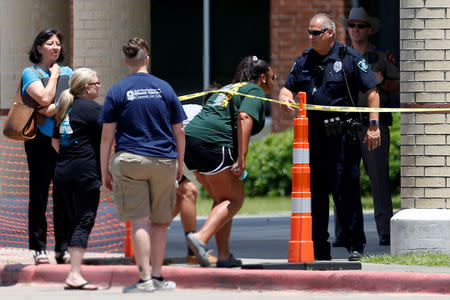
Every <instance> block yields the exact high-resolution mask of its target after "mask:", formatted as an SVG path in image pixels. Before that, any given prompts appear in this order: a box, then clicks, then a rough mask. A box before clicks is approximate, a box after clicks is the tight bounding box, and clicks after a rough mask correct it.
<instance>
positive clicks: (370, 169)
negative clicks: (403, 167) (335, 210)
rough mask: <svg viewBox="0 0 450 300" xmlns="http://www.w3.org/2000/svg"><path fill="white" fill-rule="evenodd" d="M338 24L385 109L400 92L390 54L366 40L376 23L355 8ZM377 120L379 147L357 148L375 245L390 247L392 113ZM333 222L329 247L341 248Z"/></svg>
mask: <svg viewBox="0 0 450 300" xmlns="http://www.w3.org/2000/svg"><path fill="white" fill-rule="evenodd" d="M342 23H343V25H344V26H345V27H346V28H347V30H348V33H349V37H350V40H351V46H352V47H353V48H354V49H355V50H356V51H358V52H359V53H360V54H361V55H363V57H364V58H365V59H366V61H367V62H368V63H369V64H370V66H371V69H372V71H373V73H374V75H375V77H376V78H377V80H378V83H379V85H378V88H379V90H378V92H379V95H380V106H381V107H389V106H390V105H389V94H394V93H398V92H399V91H400V82H399V79H400V72H399V69H398V68H397V66H396V64H395V61H394V59H393V56H392V54H391V53H389V52H388V51H386V50H384V49H379V48H376V47H375V46H374V45H373V44H372V43H371V41H370V37H371V36H372V35H373V34H375V33H377V32H378V30H379V28H380V21H379V20H378V19H377V18H375V17H371V16H369V15H368V14H367V12H366V11H365V9H364V8H362V7H355V8H352V9H351V10H350V14H349V17H348V19H343V20H342ZM358 106H366V98H365V97H364V95H363V94H362V93H360V94H359V97H358ZM364 117H367V116H364ZM379 120H380V125H379V127H380V134H381V145H380V146H379V147H378V148H377V149H376V150H374V151H367V148H366V147H365V145H364V143H362V142H361V145H360V146H361V147H360V148H361V156H362V160H363V163H364V167H365V169H366V171H367V173H368V175H369V178H370V185H371V189H372V195H373V202H374V216H375V223H376V225H377V232H378V236H379V243H380V245H382V246H387V245H390V219H391V217H392V215H393V212H392V199H391V192H390V182H389V147H390V132H389V126H391V125H392V114H391V113H381V114H380V118H379ZM368 125H369V124H368V119H367V118H363V128H362V130H361V133H360V134H361V135H362V134H363V132H364V129H366V128H367V126H368ZM348 209H352V208H348ZM335 220H336V227H335V228H336V240H335V242H334V243H333V246H344V245H345V241H343V239H342V237H341V236H340V232H341V226H340V222H339V219H337V218H336V219H335ZM360 226H362V224H361V225H360Z"/></svg>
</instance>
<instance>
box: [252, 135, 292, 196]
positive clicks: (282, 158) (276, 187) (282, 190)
mask: <svg viewBox="0 0 450 300" xmlns="http://www.w3.org/2000/svg"><path fill="white" fill-rule="evenodd" d="M293 141H294V132H293V130H292V129H289V130H286V131H284V132H281V133H273V134H269V135H268V136H266V137H265V138H263V139H260V140H258V141H256V142H253V143H251V144H250V146H249V150H248V155H247V161H246V169H247V171H248V176H247V179H246V180H245V192H246V195H248V196H265V195H269V196H285V195H290V193H291V190H292V187H291V185H292V143H293Z"/></svg>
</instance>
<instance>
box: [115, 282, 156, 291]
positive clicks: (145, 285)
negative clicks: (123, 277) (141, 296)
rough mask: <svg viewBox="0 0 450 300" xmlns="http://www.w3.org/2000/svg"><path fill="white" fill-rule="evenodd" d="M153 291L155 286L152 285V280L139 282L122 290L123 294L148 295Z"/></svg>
mask: <svg viewBox="0 0 450 300" xmlns="http://www.w3.org/2000/svg"><path fill="white" fill-rule="evenodd" d="M154 291H155V286H154V285H153V280H152V279H149V280H146V281H143V280H139V281H138V282H137V283H135V284H133V285H132V286H129V287H126V288H124V289H123V291H122V292H123V293H150V292H154Z"/></svg>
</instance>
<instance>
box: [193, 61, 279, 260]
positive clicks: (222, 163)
mask: <svg viewBox="0 0 450 300" xmlns="http://www.w3.org/2000/svg"><path fill="white" fill-rule="evenodd" d="M275 78H276V76H275V75H274V73H273V70H272V68H271V67H270V66H269V64H268V63H266V62H265V61H263V60H260V59H258V58H257V57H256V56H248V57H246V58H244V59H243V60H242V61H241V63H240V64H239V66H238V69H237V72H236V74H235V76H234V80H233V83H231V84H230V85H227V86H225V87H223V88H222V90H227V91H230V92H237V93H239V95H237V94H233V93H226V92H224V93H216V94H214V95H213V96H211V97H210V98H209V99H208V100H207V101H206V103H205V105H204V107H203V109H202V111H201V112H200V113H199V114H198V115H197V116H196V117H195V118H194V119H193V120H192V121H191V122H190V123H189V124H188V125H187V126H186V129H185V130H186V154H185V163H186V166H187V167H188V168H189V169H190V170H192V171H193V172H194V174H195V176H196V177H197V180H198V181H199V182H200V183H201V184H202V185H203V187H204V188H205V189H206V190H207V191H208V193H209V194H210V195H211V197H212V199H213V201H214V202H213V206H212V210H211V213H210V214H209V216H208V218H207V220H206V222H205V224H204V225H203V227H202V228H201V229H200V231H197V232H195V233H189V234H188V235H187V236H186V238H187V242H188V245H189V247H190V248H191V250H192V251H193V252H194V254H195V256H196V258H197V260H198V261H199V263H200V265H201V266H203V267H209V266H210V262H209V260H208V255H207V252H208V251H207V249H206V244H207V243H208V241H209V240H210V239H211V237H212V236H213V235H215V238H216V244H217V253H218V261H217V264H216V266H217V267H219V268H220V267H221V268H233V267H240V266H241V264H242V262H241V260H238V259H235V258H234V257H233V255H232V254H231V252H230V249H229V245H228V240H229V238H230V232H231V223H232V218H233V216H234V215H235V214H236V213H237V212H238V211H239V210H240V208H241V206H242V203H243V202H244V196H245V191H244V182H243V180H244V179H245V177H246V174H247V173H246V170H245V163H246V156H247V151H248V144H249V140H250V136H251V135H254V134H257V133H258V132H260V131H261V130H262V128H263V127H264V103H263V101H262V100H259V99H256V98H251V97H249V96H258V97H264V95H265V94H266V93H270V91H271V89H272V88H273V86H274V79H275ZM246 95H249V96H246Z"/></svg>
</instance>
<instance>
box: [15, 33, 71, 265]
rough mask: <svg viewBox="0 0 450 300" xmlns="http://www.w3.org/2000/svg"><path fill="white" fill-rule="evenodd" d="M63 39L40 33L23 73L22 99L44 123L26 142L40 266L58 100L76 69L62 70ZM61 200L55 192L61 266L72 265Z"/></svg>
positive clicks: (33, 246) (32, 237) (31, 228)
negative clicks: (33, 106) (35, 108)
mask: <svg viewBox="0 0 450 300" xmlns="http://www.w3.org/2000/svg"><path fill="white" fill-rule="evenodd" d="M62 42H63V37H62V34H61V32H60V31H59V30H57V29H54V28H47V29H44V30H42V31H41V32H39V34H38V35H37V36H36V38H35V40H34V43H33V46H32V47H31V50H30V52H29V58H30V61H31V62H32V63H33V65H32V66H30V67H28V68H25V69H24V70H23V72H22V90H21V91H22V95H23V96H24V97H26V96H29V97H31V98H33V99H34V100H35V101H36V103H37V104H38V105H39V107H40V109H39V113H40V115H39V116H40V117H41V118H42V121H43V122H38V123H39V125H38V126H37V127H38V131H37V133H36V137H35V138H34V139H32V140H29V141H26V142H25V152H26V154H27V163H28V170H29V186H30V191H29V198H30V200H29V207H28V235H29V236H28V240H29V243H30V246H29V247H30V250H34V251H35V253H34V262H35V264H36V265H39V264H48V263H49V259H48V257H47V253H46V248H47V219H46V216H45V212H46V210H47V201H48V190H49V187H50V182H51V180H52V179H53V175H54V171H55V160H56V152H55V150H54V149H53V148H52V145H51V137H52V132H53V126H54V122H55V121H54V117H53V116H54V115H55V109H56V105H55V102H56V101H55V99H58V97H59V94H60V91H62V90H63V89H65V88H67V86H68V81H69V78H70V76H72V73H73V71H72V69H71V68H70V67H67V66H60V65H59V63H60V62H62V61H63V60H64V51H63V44H62ZM60 202H61V200H60V197H59V195H58V194H57V193H55V192H54V191H53V222H54V233H55V258H56V262H57V263H68V261H69V254H68V253H67V251H66V250H67V228H66V223H65V217H64V211H63V209H62V203H60Z"/></svg>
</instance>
